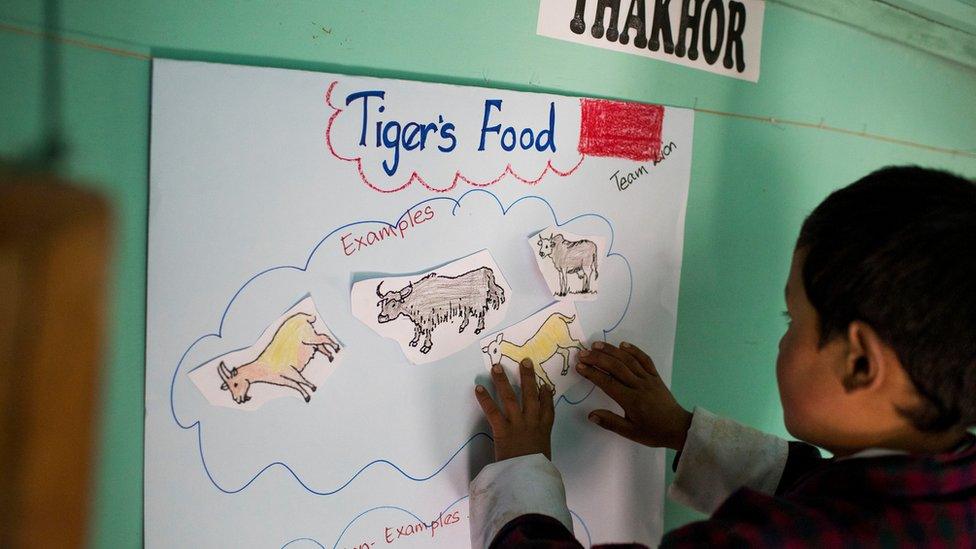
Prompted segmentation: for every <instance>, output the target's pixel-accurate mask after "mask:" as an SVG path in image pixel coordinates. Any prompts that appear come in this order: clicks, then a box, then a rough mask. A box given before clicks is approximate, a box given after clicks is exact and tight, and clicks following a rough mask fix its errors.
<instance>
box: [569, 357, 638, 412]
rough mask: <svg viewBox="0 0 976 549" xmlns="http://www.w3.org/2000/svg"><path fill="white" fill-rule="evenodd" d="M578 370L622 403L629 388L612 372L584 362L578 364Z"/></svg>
mask: <svg viewBox="0 0 976 549" xmlns="http://www.w3.org/2000/svg"><path fill="white" fill-rule="evenodd" d="M576 371H577V372H579V373H580V375H581V376H583V377H585V378H586V379H588V380H590V381H592V382H593V383H594V384H595V385H596V386H597V387H599V388H600V389H603V392H604V393H606V394H607V396H609V397H610V398H612V399H613V400H615V401H616V402H617V403H618V404H621V403H622V401H623V400H625V398H626V395H627V390H628V388H627V386H626V385H624V384H623V383H620V382H619V381H617V379H616V378H615V377H613V376H611V375H610V374H607V373H605V372H602V371H600V370H598V369H597V368H594V367H593V366H590V365H587V364H585V363H583V362H580V363H579V364H577V365H576Z"/></svg>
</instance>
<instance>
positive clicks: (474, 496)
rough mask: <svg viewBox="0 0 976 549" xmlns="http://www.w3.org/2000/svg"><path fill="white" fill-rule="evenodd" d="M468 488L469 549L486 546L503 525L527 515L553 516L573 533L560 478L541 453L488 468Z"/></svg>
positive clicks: (561, 478)
mask: <svg viewBox="0 0 976 549" xmlns="http://www.w3.org/2000/svg"><path fill="white" fill-rule="evenodd" d="M469 489H470V493H471V498H470V500H469V501H468V511H469V515H470V520H471V547H474V548H483V547H488V545H489V544H490V543H491V541H492V540H493V539H495V536H496V535H497V534H498V531H499V530H501V528H502V527H503V526H505V525H506V524H508V523H509V522H510V521H511V520H512V519H514V518H516V517H519V516H522V515H525V514H529V513H538V514H541V515H547V516H550V517H553V518H555V519H556V520H558V521H559V522H561V523H563V525H564V526H565V527H566V528H568V529H569V531H570V532H572V531H573V519H572V517H571V516H570V514H569V507H567V506H566V488H565V486H563V477H562V475H560V474H559V470H557V469H556V467H555V466H554V465H553V464H552V462H551V461H549V460H548V459H547V458H546V456H544V455H542V454H532V455H529V456H519V457H515V458H511V459H506V460H503V461H499V462H497V463H492V464H490V465H487V466H485V468H484V469H482V470H481V472H480V473H479V474H478V476H477V477H475V479H474V480H473V481H471V485H470V487H469Z"/></svg>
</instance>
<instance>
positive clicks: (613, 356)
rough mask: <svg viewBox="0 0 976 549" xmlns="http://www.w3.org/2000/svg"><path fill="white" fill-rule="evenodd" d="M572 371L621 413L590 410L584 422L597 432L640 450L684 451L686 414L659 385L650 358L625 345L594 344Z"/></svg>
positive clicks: (688, 425)
mask: <svg viewBox="0 0 976 549" xmlns="http://www.w3.org/2000/svg"><path fill="white" fill-rule="evenodd" d="M579 361H580V363H579V364H578V365H577V366H576V370H577V371H578V372H579V373H580V375H582V376H583V377H585V378H586V379H588V380H590V381H592V382H593V383H594V384H596V386H597V387H599V388H601V389H603V391H604V392H605V393H607V395H609V396H610V398H612V399H613V400H615V401H616V402H617V404H619V405H620V407H621V408H623V409H624V416H623V417H621V416H619V415H617V414H615V413H613V412H611V411H610V410H594V411H592V412H590V415H589V419H590V421H592V422H593V423H596V424H597V425H599V426H600V427H603V428H604V429H607V430H609V431H613V432H615V433H617V434H619V435H622V436H624V437H626V438H629V439H630V440H633V441H635V442H639V443H641V444H644V445H647V446H652V447H660V446H664V447H667V448H671V449H673V450H678V451H680V450H681V449H682V448H683V447H684V445H685V438H686V437H687V434H688V428H689V427H691V412H689V411H688V410H685V409H684V408H682V407H681V405H679V404H678V402H677V401H676V400H675V399H674V396H673V395H672V394H671V391H670V390H668V388H667V387H666V386H665V385H664V381H662V380H661V376H659V375H658V373H657V368H655V367H654V362H652V361H651V357H649V356H647V354H646V353H645V352H644V351H641V350H640V349H638V348H637V347H634V346H633V345H631V344H629V343H621V344H620V347H614V346H613V345H610V344H609V343H604V342H601V341H598V342H596V343H594V344H593V346H592V347H591V349H590V350H588V351H587V350H584V351H581V352H580V353H579Z"/></svg>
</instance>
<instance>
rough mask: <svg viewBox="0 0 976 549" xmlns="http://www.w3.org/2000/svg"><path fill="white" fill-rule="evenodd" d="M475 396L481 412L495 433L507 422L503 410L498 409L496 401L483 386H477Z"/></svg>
mask: <svg viewBox="0 0 976 549" xmlns="http://www.w3.org/2000/svg"><path fill="white" fill-rule="evenodd" d="M474 396H475V398H477V399H478V404H480V405H481V411H482V412H484V413H485V419H487V420H488V425H490V426H491V431H492V433H494V432H495V431H496V430H497V429H498V427H499V426H500V425H502V424H503V423H504V422H505V416H503V415H502V412H501V410H499V409H498V406H497V405H495V401H494V400H493V399H492V398H491V395H489V394H488V389H485V388H484V387H482V386H481V385H475V387H474Z"/></svg>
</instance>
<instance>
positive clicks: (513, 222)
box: [144, 60, 694, 549]
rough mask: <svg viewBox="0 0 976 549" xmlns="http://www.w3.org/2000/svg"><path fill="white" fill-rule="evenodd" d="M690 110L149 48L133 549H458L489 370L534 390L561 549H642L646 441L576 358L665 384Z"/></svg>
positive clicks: (480, 451) (650, 476) (652, 519)
mask: <svg viewBox="0 0 976 549" xmlns="http://www.w3.org/2000/svg"><path fill="white" fill-rule="evenodd" d="M693 121H694V118H693V113H692V112H691V111H689V110H684V109H674V108H670V107H662V106H660V105H648V104H638V103H627V102H620V101H609V100H600V99H589V98H578V97H564V96H558V95H552V94H537V93H524V92H514V91H506V90H496V89H487V88H477V87H462V86H448V85H440V84H430V83H419V82H409V81H401V80H389V79H378V78H366V77H350V76H344V75H339V74H325V73H315V72H306V71H296V70H284V69H268V68H257V67H245V66H233V65H222V64H210V63H199V62H183V61H170V60H155V61H154V64H153V89H152V135H151V166H150V202H149V204H150V207H149V209H150V215H149V264H148V303H147V349H146V368H147V371H146V449H145V450H146V451H145V456H146V457H145V464H146V468H145V502H144V503H145V544H146V546H147V547H151V548H155V547H218V546H235V547H289V548H292V549H294V548H303V547H304V548H312V547H346V548H352V547H356V548H360V547H362V548H366V547H370V548H371V547H379V546H384V547H385V546H388V545H396V546H397V547H403V548H410V547H450V548H458V547H468V546H469V544H470V541H469V539H470V538H469V530H468V529H469V518H468V484H469V482H470V481H471V480H472V479H473V478H474V476H475V475H476V474H477V473H478V472H479V471H480V469H481V468H482V467H483V466H484V465H485V464H486V463H488V462H489V461H490V459H491V456H492V446H491V438H490V436H489V430H488V426H487V424H486V422H485V421H484V419H483V416H482V412H481V410H480V408H479V406H478V404H477V401H476V399H475V397H474V390H473V389H474V386H475V384H476V383H482V384H485V383H488V369H487V368H486V361H491V360H493V359H492V358H491V357H492V356H497V359H496V360H498V361H499V362H501V363H503V365H504V366H505V367H506V368H511V367H512V365H513V364H514V362H512V361H513V360H514V359H513V358H512V357H516V358H518V357H522V356H532V357H535V359H536V360H537V361H539V365H540V367H539V368H538V369H537V372H536V373H537V376H538V379H539V383H549V384H551V385H553V386H554V387H556V388H557V390H558V398H557V403H556V420H555V427H554V431H553V460H554V463H555V464H556V466H557V467H559V469H560V470H561V471H562V474H563V477H564V479H565V482H566V489H567V494H568V503H569V507H570V509H571V511H572V516H573V519H574V524H573V527H574V532H575V533H576V535H577V536H578V537H579V538H580V540H581V542H582V543H584V544H586V545H589V544H591V543H599V542H609V541H619V540H638V541H642V542H644V543H648V544H650V545H655V544H656V543H657V541H658V540H659V539H660V537H661V534H662V502H663V497H664V470H665V468H664V452H663V451H662V450H656V449H650V448H645V447H636V446H635V445H634V443H632V442H630V441H627V440H625V439H623V438H621V437H617V436H612V435H610V434H608V433H607V432H605V431H602V430H601V429H599V428H598V427H596V426H594V425H593V424H591V423H589V422H588V421H586V414H587V412H588V411H590V410H592V409H594V408H603V407H612V406H613V404H612V402H611V401H610V400H609V398H608V397H606V395H604V394H602V393H601V391H599V390H597V389H595V388H594V386H593V385H592V384H591V383H589V382H588V381H586V380H584V379H582V378H581V377H579V376H578V375H576V374H575V370H574V369H573V368H572V366H573V365H574V363H575V360H576V356H577V354H578V352H579V350H580V349H581V348H584V347H586V346H588V345H590V344H592V342H594V341H602V340H607V341H612V342H619V341H621V340H626V341H631V342H634V343H636V344H638V345H640V346H641V347H643V348H644V349H647V350H648V352H649V353H650V354H651V355H652V356H653V357H654V360H655V362H656V364H657V365H658V368H659V370H660V372H661V375H662V377H664V378H665V379H666V380H668V379H670V372H671V360H672V353H673V347H674V335H675V323H676V307H677V296H678V279H679V272H680V269H681V251H682V244H683V230H684V216H685V204H686V200H687V195H688V184H689V175H690V166H691V150H692V130H693ZM492 353H494V355H493V354H492ZM606 471H615V474H614V475H611V476H609V477H608V476H607V475H606V474H605V472H606ZM622 508H626V509H632V510H634V511H633V512H628V513H623V514H619V513H614V512H613V511H612V510H613V509H622ZM634 513H640V516H641V517H645V518H646V520H641V521H634V520H633V519H632V517H633V516H634Z"/></svg>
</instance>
